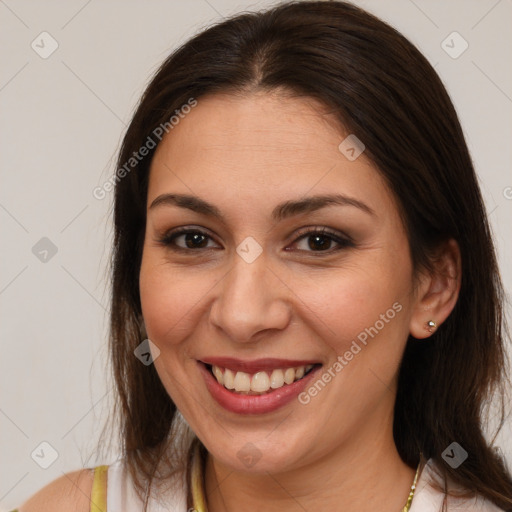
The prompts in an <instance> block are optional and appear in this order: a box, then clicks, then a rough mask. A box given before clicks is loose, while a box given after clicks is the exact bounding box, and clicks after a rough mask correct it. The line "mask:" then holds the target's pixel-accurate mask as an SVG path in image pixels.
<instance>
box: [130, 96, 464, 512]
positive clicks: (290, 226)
mask: <svg viewBox="0 0 512 512" xmlns="http://www.w3.org/2000/svg"><path fill="white" fill-rule="evenodd" d="M347 135H348V134H347V133H344V131H343V128H342V127H341V126H339V125H338V124H337V123H336V122H335V120H334V118H332V117H331V116H330V115H329V114H328V113H326V112H325V110H324V109H323V108H322V106H321V105H319V104H317V103H315V101H314V100H312V99H308V98H292V97H290V96H289V95H288V96H286V95H283V94H279V93H277V92H276V93H269V92H256V93H254V92H253V93H250V94H247V95H246V96H243V97H242V96H233V95H214V96H209V97H202V98H200V99H199V100H198V105H197V106H196V107H194V108H193V109H192V110H191V112H190V113H189V114H187V116H186V117H185V118H184V119H182V120H181V121H180V123H179V124H178V125H177V126H175V127H174V128H173V130H172V131H170V132H169V134H168V135H166V137H165V138H164V139H163V141H162V143H161V144H160V146H159V147H158V148H157V152H156V154H155V157H154V158H153V161H152V165H151V170H150V179H149V189H148V211H147V225H146V236H145V241H144V249H143V258H142V264H141V269H140V293H141V302H142V310H143V316H144V321H145V325H146V330H147V333H148V337H149V338H150V339H151V340H152V342H153V343H155V344H156V345H157V346H158V348H159V349H160V351H161V352H160V355H159V357H157V358H156V360H155V363H154V364H155V367H156V370H157V372H158V375H159V376H160V378H161V380H162V383H163V385H164V386H165V388H166V390H167V392H168V393H169V395H170V396H171V397H172V399H173V400H174V402H175V403H176V405H177V407H178V408H179V409H180V411H181V412H182V414H183V415H184V417H185V418H186V420H187V421H188V423H189V424H190V426H191V428H192V429H193V430H194V432H195V433H196V434H197V436H198V437H199V438H200V439H201V441H202V442H203V444H204V445H205V446H206V448H207V449H208V452H209V456H208V460H207V466H206V477H205V479H206V483H205V485H206V494H207V501H208V509H209V510H210V511H211V512H220V511H233V510H239V509H240V503H243V504H244V505H243V509H244V510H245V511H249V512H250V511H252V510H268V511H274V510H275V511H281V512H282V511H295V510H304V509H305V510H317V509H326V510H344V511H346V512H349V511H356V510H357V511H358V512H365V511H374V510H381V511H384V512H386V511H389V512H396V511H398V510H401V508H402V507H403V506H404V504H405V501H406V499H407V496H408V494H409V490H410V486H411V484H412V481H413V478H414V474H415V469H416V468H414V469H413V468H410V467H408V466H407V465H406V464H405V463H404V462H403V461H402V460H401V459H400V457H399V455H398V452H397V450H396V446H395V444H394V441H393V434H392V425H393V406H394V401H395V395H396V380H397V372H398V367H399V364H400V360H401V357H402V353H403V350H404V347H405V343H406V341H407V337H408V335H409V334H410V333H411V334H413V335H414V336H415V337H417V338H426V337H428V336H430V333H429V332H428V331H427V329H426V328H425V324H426V322H427V321H428V320H430V319H435V320H436V322H437V324H438V325H440V324H441V323H442V322H443V321H444V319H445V318H446V317H447V316H448V315H449V313H450V312H451V310H452V309H453V307H454V305H455V302H456V300H457V294H458V289H459V286H460V277H459V276H460V256H459V254H458V249H457V246H456V244H455V243H453V242H451V243H448V244H447V245H446V246H445V247H444V248H443V249H442V250H440V258H439V262H438V264H437V265H438V267H436V268H438V269H439V270H438V271H435V272H433V273H431V274H427V273H421V274H418V275H417V276H416V277H417V280H416V281H414V279H413V278H414V276H415V274H414V271H413V267H412V263H411V259H410V254H409V245H408V240H407V236H406V233H405V230H404V226H403V224H402V222H401V219H400V217H399V214H398V208H397V205H396V203H395V201H394V199H393V196H392V194H391V192H390V191H389V189H388V187H387V186H386V185H385V183H384V181H383V180H382V178H381V176H380V174H379V171H378V169H376V168H375V166H374V165H373V164H372V163H371V162H370V161H369V160H368V159H367V158H366V157H365V154H364V153H363V154H362V155H361V156H360V157H359V158H357V159H356V160H355V161H349V160H348V159H347V158H346V157H345V156H344V155H343V154H342V153H341V152H340V151H339V150H338V145H339V144H340V142H341V141H342V140H343V139H344V138H345V137H346V136H347ZM333 191H335V192H338V193H341V194H344V195H347V196H350V197H352V198H356V199H357V200H359V201H361V202H363V203H364V204H365V205H367V206H368V207H369V208H371V210H372V211H373V214H369V213H367V212H365V211H363V210H362V209H359V208H356V207H354V206H329V207H325V208H322V209H320V210H318V211H316V212H313V213H309V214H300V215H297V216H294V217H290V218H287V219H284V220H282V221H278V222H274V221H273V220H272V219H271V218H270V214H271V212H272V210H273V208H274V207H275V206H276V205H277V204H279V203H281V202H283V201H287V200H294V199H300V198H303V196H311V195H316V194H330V193H333ZM165 193H183V194H192V195H195V196H198V197H200V198H202V199H204V200H206V201H208V202H210V203H213V204H214V205H216V206H217V207H218V209H219V210H220V211H221V213H222V214H223V216H224V218H225V219H224V221H220V220H218V219H215V218H213V217H209V216H205V215H203V214H199V213H196V212H193V211H191V210H187V209H184V208H180V207H177V206H172V205H160V206H158V207H155V208H150V207H149V206H150V205H151V204H152V202H153V201H154V199H155V198H157V197H158V196H159V195H161V194H165ZM180 226H187V227H189V226H190V227H193V228H196V229H200V230H201V231H205V232H206V234H207V235H209V237H210V238H206V239H200V241H201V242H202V245H201V243H199V244H198V243H196V246H197V245H199V248H189V249H188V252H175V251H173V250H172V249H171V247H170V246H167V247H166V246H165V245H164V244H162V243H161V242H160V241H159V240H160V239H161V238H162V237H163V236H164V235H165V234H166V233H168V232H169V231H170V230H172V229H175V228H178V227H180ZM305 227H309V228H311V230H314V229H315V228H323V227H326V228H328V229H330V230H331V231H336V232H339V234H340V236H344V234H345V235H348V236H350V237H351V238H352V239H353V241H354V245H353V246H340V245H339V244H338V243H337V242H335V241H332V240H331V241H330V242H329V238H322V239H320V243H317V244H316V245H315V243H314V242H315V240H314V237H312V236H306V237H304V236H303V235H299V236H298V232H299V230H300V229H301V228H305ZM249 236H251V237H253V238H254V239H255V240H256V241H257V242H258V243H259V244H260V246H261V247H262V249H263V252H262V253H261V254H260V255H259V257H257V258H256V260H255V261H253V262H252V263H247V262H246V261H245V260H244V259H243V258H241V257H240V256H239V255H238V253H237V252H236V248H237V246H238V245H239V244H241V242H242V241H243V240H244V239H245V238H246V237H249ZM308 242H309V243H308ZM174 243H175V244H177V245H179V246H181V247H183V248H186V247H187V245H186V239H185V237H184V236H181V237H179V238H177V239H175V240H174ZM319 245H320V246H321V248H320V249H318V248H317V247H318V246H319ZM188 247H194V245H193V244H191V245H190V241H189V246H188ZM204 247H206V248H204ZM339 247H341V249H340V250H335V249H337V248H339ZM286 248H287V249H288V250H285V249H286ZM322 255H323V256H322ZM397 302H398V303H399V304H400V305H401V306H402V309H401V311H400V312H399V313H397V314H396V316H395V317H394V318H393V319H392V320H390V321H389V322H387V323H385V327H384V328H382V329H381V330H379V332H378V334H377V335H375V336H374V337H373V338H369V342H368V344H367V345H366V346H364V347H363V348H362V350H361V351H360V352H359V353H358V354H357V355H356V356H354V358H353V359H352V361H350V362H349V363H348V364H347V365H346V366H345V367H344V369H343V370H342V371H341V372H339V373H338V374H337V375H336V377H335V378H334V379H332V380H331V382H329V383H328V385H326V386H325V388H324V389H322V390H321V392H320V393H319V394H318V395H317V396H316V397H314V398H312V399H311V401H310V403H308V404H307V405H302V404H301V403H299V402H298V401H297V400H293V401H292V402H291V403H290V404H287V405H286V406H284V407H282V408H280V409H278V410H276V411H274V412H272V413H266V414H260V415H247V416H242V415H238V414H235V413H232V412H229V411H226V410H225V409H223V408H222V407H221V406H219V405H218V404H217V403H216V402H215V401H214V400H213V398H211V396H210V394H209V392H208V390H207V388H206V386H205V383H204V380H203V377H202V376H201V374H200V373H199V370H198V367H197V363H196V360H197V359H202V358H206V357H207V356H213V355H215V356H231V357H237V358H241V359H256V358H261V357H275V358H288V359H313V360H317V361H319V362H321V363H322V364H323V365H324V369H327V368H330V367H332V365H333V363H334V362H335V361H336V358H337V356H338V355H343V354H344V353H345V352H346V351H347V350H348V349H349V347H350V345H351V343H352V341H353V340H354V339H356V337H357V335H358V334H360V333H361V332H362V331H364V329H365V328H368V327H370V326H374V325H375V323H376V321H377V320H379V318H381V317H380V315H381V314H384V313H385V312H386V311H387V310H389V309H390V308H391V307H392V305H393V304H394V303H397ZM425 342H428V341H425ZM246 443H252V445H254V446H255V447H256V449H257V453H259V454H260V455H261V456H260V458H259V460H258V461H257V462H256V463H255V464H254V465H253V466H252V467H247V466H246V465H245V464H244V463H243V461H242V460H240V458H239V457H238V453H239V451H240V450H242V449H243V448H244V446H245V445H246ZM246 449H247V448H246ZM255 451H256V450H255Z"/></svg>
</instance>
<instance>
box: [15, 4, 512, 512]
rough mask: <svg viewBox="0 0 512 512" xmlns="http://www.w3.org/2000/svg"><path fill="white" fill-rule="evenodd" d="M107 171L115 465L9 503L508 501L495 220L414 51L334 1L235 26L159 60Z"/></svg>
mask: <svg viewBox="0 0 512 512" xmlns="http://www.w3.org/2000/svg"><path fill="white" fill-rule="evenodd" d="M118 164H119V165H118V171H117V173H116V178H115V181H116V193H115V210H114V221H115V241H114V253H113V271H112V272H113V273H112V276H113V294H112V315H111V357H112V364H113V369H114V376H115V381H116V385H117V392H118V396H119V402H118V405H119V408H118V410H117V411H116V412H117V413H118V415H119V418H120V421H121V432H122V443H123V458H122V459H120V460H118V461H116V462H115V463H114V464H111V465H110V466H100V467H97V468H90V469H86V470H82V471H80V472H75V473H72V474H70V475H66V477H63V478H62V479H59V480H58V481H56V482H55V483H53V484H51V485H50V486H49V487H48V488H47V489H46V490H44V489H43V490H42V491H40V493H38V494H37V495H35V496H34V497H33V498H32V499H31V500H29V501H28V502H27V503H26V504H25V505H24V506H22V507H21V508H20V511H22V512H31V511H32V510H38V511H41V510H50V509H51V510H109V512H110V511H111V510H115V511H117V510H123V511H125V512H127V511H132V510H133V511H135V510H142V509H144V510H151V511H155V510H179V511H185V510H187V509H188V510H198V511H201V510H209V511H210V512H219V511H225V510H226V511H230V510H235V509H237V510H239V509H242V510H244V511H252V510H270V511H274V510H276V511H277V510H279V511H285V510H286V511H288V510H289V511H291V510H316V509H318V508H319V507H321V508H322V509H330V510H345V511H355V510H357V511H359V512H361V511H363V512H366V511H370V510H371V511H374V510H379V511H385V512H387V511H389V512H393V511H402V510H405V511H407V510H408V511H410V512H428V511H434V510H436V511H437V510H466V511H468V510H470V511H477V510H479V511H483V510H485V511H498V510H512V477H511V475H510V473H509V472H508V470H507V468H506V467H505V465H504V464H503V462H502V460H501V459H500V457H498V455H497V454H496V452H495V451H494V450H493V448H492V447H491V446H490V445H489V443H488V441H487V440H486V439H485V438H484V435H483V431H484V427H485V426H486V423H485V421H486V419H485V418H486V417H485V415H481V410H482V408H483V407H484V405H486V404H487V403H488V400H489V399H490V398H491V397H492V396H493V394H494V393H495V392H497V393H498V397H504V394H505V388H504V384H505V383H506V382H507V381H506V377H507V375H506V372H505V369H506V368H505V359H504V335H503V333H502V323H503V314H502V293H503V292H502V287H501V282H500V278H499V273H498V268H497V264H496V258H495V253H494V248H493V244H492V239H491V236H490V230H489V226H488V222H487V218H486V214H485V209H484V205H483V201H482V197H481V194H480V191H479V188H478V184H477V178H476V176H475V172H474V169H473V166H472V162H471V159H470V156H469V153H468V149H467V146H466V143H465V140H464V136H463V133H462V130H461V127H460V124H459V122H458V119H457V115H456V113H455V110H454V108H453V105H452V103H451V101H450V99H449V97H448V95H447V93H446V91H445V89H444V87H443V85H442V83H441V81H440V79H439V78H438V76H437V75H436V73H435V72H434V70H433V69H432V67H431V66H430V65H429V63H428V62H427V60H426V59H425V58H424V57H423V56H422V55H421V54H420V53H419V52H418V50H417V49H416V48H415V47H414V46H413V45H411V43H409V42H408V41H407V40H406V39H405V38H404V37H403V36H402V35H400V34H399V33H397V32H396V31H395V30H394V29H393V28H391V27H390V26H388V25H386V24H385V23H383V22H382V21H380V20H378V19H377V18H375V17H373V16H372V15H370V14H368V13H366V12H364V11H363V10H361V9H359V8H357V7H355V6H353V5H351V4H347V3H344V2H337V1H335V2H329V3H327V2H307V1H305V2H294V3H287V4H283V5H280V6H278V7H276V8H274V9H271V10H269V11H266V12H263V13H258V14H243V15H239V16H237V17H234V18H232V19H230V20H227V21H224V22H222V23H220V24H218V25H216V26H214V27H212V28H210V29H208V30H205V31H203V32H202V33H200V34H199V35H197V36H196V37H194V38H193V39H192V40H190V41H189V42H188V43H186V44H185V45H184V46H182V47H181V48H180V49H178V50H177V51H176V52H174V53H173V54H172V55H171V56H170V57H169V58H168V59H167V60H166V61H165V62H164V64H163V65H162V66H161V68H160V70H159V71H158V72H157V74H156V76H155V77H154V79H153V80H152V82H151V83H150V85H149V86H148V88H147V90H146V91H145V93H144V95H143V98H142V100H141V102H140V105H139V107H138V109H137V111H136V113H135V115H134V118H133V120H132V122H131V124H130V126H129V128H128V131H127V133H126V136H125V138H124V142H123V146H122V149H121V152H120V155H119V160H118ZM502 419H503V416H502ZM107 476H108V479H107ZM107 502H108V503H107ZM107 505H108V506H107Z"/></svg>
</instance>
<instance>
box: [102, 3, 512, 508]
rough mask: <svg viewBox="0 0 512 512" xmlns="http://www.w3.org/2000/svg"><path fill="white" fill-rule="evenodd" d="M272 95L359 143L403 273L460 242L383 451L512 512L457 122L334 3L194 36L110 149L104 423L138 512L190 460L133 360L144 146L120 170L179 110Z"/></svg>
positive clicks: (482, 246) (398, 41) (505, 385)
mask: <svg viewBox="0 0 512 512" xmlns="http://www.w3.org/2000/svg"><path fill="white" fill-rule="evenodd" d="M275 90H283V91H287V92H288V93H289V94H291V95H294V96H297V97H308V98H314V99H316V100H319V101H320V102H321V103H322V104H323V105H325V106H326V107H327V108H328V109H329V111H330V112H332V114H333V115H335V116H336V118H337V119H338V120H339V121H340V122H341V124H342V125H343V126H344V127H345V128H346V129H347V130H348V131H349V132H350V133H353V134H355V135H356V136H357V137H358V138H359V139H361V140H362V141H364V144H365V146H366V150H365V155H366V156H367V157H368V158H369V159H370V160H371V161H372V162H373V163H374V164H375V166H376V167H377V169H378V170H379V171H380V173H381V174H382V176H383V177H384V178H385V180H386V181H387V183H388V185H389V188H390V190H391V191H392V193H393V194H394V196H395V197H396V199H397V202H398V204H399V209H400V214H401V216H402V219H403V222H404V225H405V227H406V230H407V234H408V239H409V244H410V253H411V258H412V261H413V265H414V268H415V269H416V270H419V269H421V268H427V269H431V268H432V254H433V253H434V252H435V248H436V247H437V246H438V244H439V243H440V242H442V241H444V240H446V239H450V238H453V239H455V240H456V241H457V243H458V244H459V247H460V251H461V258H462V284H461V289H460V296H459V299H458V302H457V304H456V306H455V308H454V310H453V311H452V313H451V315H450V316H449V317H448V319H447V320H446V321H445V322H444V323H443V324H442V325H441V326H440V328H439V329H438V330H437V332H436V333H435V334H434V335H433V336H432V337H431V338H429V340H428V341H421V342H420V341H418V340H415V339H414V338H412V337H410V338H409V339H408V341H407V345H406V348H405V351H404V354H403V359H402V362H401V366H400V372H399V380H398V391H397V396H396V405H395V409H394V429H393V433H394V440H395V443H396V446H397V449H398V452H399V454H400V456H401V458H402V459H403V461H404V462H405V463H406V464H408V465H409V466H410V467H411V468H416V466H417V464H418V462H419V453H420V452H421V453H422V454H423V456H424V457H426V458H431V459H433V460H434V462H435V463H437V464H436V467H438V468H439V470H440V477H441V480H442V481H443V482H444V483H443V484H442V485H441V484H440V487H441V488H442V489H445V490H446V484H447V481H448V479H451V480H453V481H454V482H455V483H457V484H460V485H462V486H463V487H464V488H465V489H467V491H468V494H469V496H474V495H476V494H479V495H482V496H484V497H486V498H488V499H489V500H490V501H492V502H493V503H495V504H496V505H497V506H499V507H501V508H502V509H505V510H512V477H511V475H510V472H509V469H508V468H507V466H506V464H505V462H504V460H503V458H502V457H500V456H499V454H498V453H497V452H496V450H495V449H494V448H493V441H488V440H487V437H488V435H487V433H486V432H485V429H486V428H487V427H488V424H489V418H490V414H491V405H490V404H491V401H492V403H493V404H497V405H498V409H499V411H498V415H497V418H498V419H497V430H496V433H495V434H497V433H498V432H499V430H500V429H501V427H502V426H503V424H504V421H505V417H506V416H505V409H506V408H505V402H506V397H507V390H508V389H509V386H510V380H509V368H508V365H507V359H506V350H505V340H508V339H509V338H508V336H505V335H506V333H507V328H506V322H505V316H504V307H503V304H504V300H505V297H504V292H503V287H502V283H501V278H500V275H499V270H498V265H497V260H496V255H495V249H494V246H493V241H492V236H491V230H490V227H489V223H488V220H487V215H486V210H485V207H484V202H483V199H482V196H481V192H480V189H479V186H478V180H477V176H476V174H475V170H474V168H473V164H472V161H471V157H470V154H469V151H468V148H467V145H466V142H465V138H464V135H463V132H462V129H461V126H460V123H459V120H458V118H457V114H456V112H455V109H454V106H453V104H452V102H451V100H450V98H449V96H448V93H447V91H446V90H445V87H444V86H443V84H442V82H441V80H440V78H439V77H438V75H437V74H436V72H435V71H434V69H433V68H432V66H431V65H430V64H429V62H428V61H427V59H426V58H425V57H424V56H423V55H422V54H421V53H420V52H419V51H418V49H417V48H416V47H415V46H414V45H413V44H411V43H410V42H409V41H408V40H407V39H406V38H405V37H404V36H402V35H401V34H400V33H399V32H397V31H396V30H395V29H393V28H392V27H391V26H389V25H388V24H386V23H384V22H383V21H381V20H380V19H378V18H377V17H375V16H373V15H371V14H369V13H367V12H365V11H364V10H362V9H360V8H358V7H356V6H354V5H352V4H350V3H346V2H342V1H332V2H325V1H299V2H287V3H284V4H280V5H278V6H276V7H274V8H271V9H268V10H265V11H261V12H253V13H242V14H239V15H236V16H233V17H231V18H229V19H227V20H225V21H222V22H221V23H218V24H216V25H214V26H211V27H209V28H207V29H205V30H203V31H202V32H200V33H199V34H198V35H196V36H194V37H193V38H192V39H190V40H189V41H188V42H186V43H185V44H183V45H182V46H181V47H180V48H178V49H177V50H175V51H174V52H173V53H172V54H171V55H170V56H169V57H168V58H167V59H166V60H165V62H164V63H163V64H162V65H161V66H160V68H159V69H158V70H157V72H156V73H155V75H154V77H153V78H152V80H151V82H150V83H149V85H148V86H147V88H146V90H145V92H144V93H143V96H142V98H141V100H140V102H139V104H138V107H137V108H136V111H135V113H134V115H133V118H132V121H131V122H130V125H129V127H128V129H127V132H126V134H125V136H124V139H123V142H122V147H121V149H120V153H119V157H118V162H117V163H118V167H117V169H118V170H117V171H116V172H117V174H116V177H117V178H116V184H115V193H114V205H113V216H114V240H113V252H112V258H111V269H110V271H111V280H112V283H111V284H112V293H111V313H110V335H109V355H110V364H111V368H112V372H113V379H114V388H115V393H116V402H115V406H114V410H113V411H112V416H111V417H110V420H111V422H112V428H113V429H114V428H115V433H117V436H118V441H119V442H120V448H121V452H122V456H123V457H124V458H125V460H126V463H127V465H128V468H129V471H130V475H131V477H132V478H133V480H134V482H135V485H136V489H137V492H138V493H139V495H140V496H141V497H142V496H143V495H144V493H146V494H145V495H146V498H145V500H144V509H145V510H146V507H147V501H148V500H147V496H148V489H151V486H152V483H153V482H156V480H157V479H158V478H164V476H165V475H164V472H163V471H162V468H163V467H166V468H168V469H169V475H170V474H171V472H172V471H176V470H177V469H178V468H182V467H187V468H188V463H189V459H188V458H187V457H188V456H187V452H186V451H185V447H186V446H187V443H186V442H185V441H183V439H185V438H186V437H187V436H186V434H187V431H186V430H182V429H181V427H180V425H183V422H182V421H181V420H182V417H181V415H180V413H179V411H178V410H177V408H176V406H175V404H174V403H173V401H172V400H171V398H170V397H169V395H168V393H167V392H166V390H165V389H164V387H163V385H162V383H161V381H160V379H159V377H158V374H157V372H156V370H155V368H154V365H152V364H151V365H148V366H145V365H144V364H141V362H140V361H139V360H138V359H137V357H135V356H134V349H135V348H136V347H137V346H138V345H139V344H140V343H141V341H142V340H144V339H145V338H146V333H145V330H144V322H143V318H142V313H141V303H140V296H139V285H138V282H139V271H140V264H141V257H142V249H143V241H144V235H145V225H146V202H147V188H148V175H149V168H150V164H151V160H152V156H153V154H154V151H155V148H153V149H149V151H148V154H147V155H146V156H145V157H144V158H140V159H137V162H134V161H130V158H132V157H133V154H134V153H137V152H138V151H139V150H140V148H141V147H143V146H147V147H148V146H149V144H148V143H147V141H148V137H150V136H152V134H153V133H154V130H155V128H157V127H159V126H162V125H164V126H168V125H165V123H169V120H170V119H171V117H172V116H173V114H174V113H175V111H176V110H179V109H181V108H182V106H183V105H185V104H187V102H189V100H190V98H193V99H195V100H196V101H198V102H199V104H200V101H201V97H202V96H204V95H206V94H215V93H228V94H234V95H241V96H244V95H249V94H251V93H253V92H254V91H268V92H271V91H275ZM152 138H153V140H154V136H153V137H152ZM127 162H130V166H131V167H128V168H127V167H126V163H127ZM123 166H124V169H125V171H124V172H120V170H121V169H122V168H123ZM493 419H494V417H493ZM110 420H109V422H110ZM105 428H107V426H105ZM105 428H104V430H103V434H102V436H103V435H104V433H105ZM188 432H190V431H188ZM188 439H190V438H188ZM493 439H494V438H493ZM180 440H181V441H183V442H182V443H181V444H180V442H181V441H180ZM453 441H456V442H457V443H459V444H460V445H461V446H462V447H463V448H464V449H465V450H466V451H467V452H468V454H469V456H468V458H467V460H466V461H465V462H464V463H463V464H462V465H461V466H459V467H458V468H457V469H453V468H452V467H451V466H450V465H448V464H446V463H445V462H444V460H443V458H442V456H441V454H442V452H443V451H444V450H445V449H446V448H447V447H448V446H449V445H450V444H451V443H452V442H453ZM100 443H101V440H100ZM180 446H181V447H183V451H181V450H180V449H179V447H180ZM445 507H446V499H445V503H444V507H443V508H445Z"/></svg>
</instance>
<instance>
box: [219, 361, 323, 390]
mask: <svg viewBox="0 0 512 512" xmlns="http://www.w3.org/2000/svg"><path fill="white" fill-rule="evenodd" d="M311 368H313V365H312V364H308V365H307V366H298V367H296V368H285V369H280V368H276V369H275V370H272V372H271V373H270V370H269V372H267V371H262V372H257V373H255V374H254V375H251V374H249V373H246V372H235V371H233V370H230V369H229V368H221V367H219V366H215V365H214V366H212V372H213V375H215V378H216V379H217V382H218V383H219V384H222V385H223V386H224V387H225V388H227V389H234V390H235V391H239V392H245V393H249V392H251V391H252V392H255V393H265V392H267V391H268V390H269V389H270V388H272V389H277V388H280V387H282V386H284V385H285V384H291V383H292V382H295V381H296V380H299V379H301V378H302V377H304V374H305V373H306V372H308V371H309V370H311Z"/></svg>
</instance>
